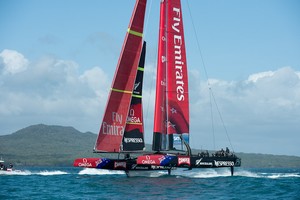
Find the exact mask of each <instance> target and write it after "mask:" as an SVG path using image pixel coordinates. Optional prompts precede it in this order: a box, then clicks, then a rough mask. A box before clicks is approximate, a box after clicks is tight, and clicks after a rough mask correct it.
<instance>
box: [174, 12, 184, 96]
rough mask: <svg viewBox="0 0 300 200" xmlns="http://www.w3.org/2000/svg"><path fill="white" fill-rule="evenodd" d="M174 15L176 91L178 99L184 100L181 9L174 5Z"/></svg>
mask: <svg viewBox="0 0 300 200" xmlns="http://www.w3.org/2000/svg"><path fill="white" fill-rule="evenodd" d="M173 12H174V17H173V22H172V29H173V30H174V31H175V33H176V34H174V38H173V42H174V61H175V63H174V64H175V77H176V93H177V100H178V101H184V100H185V96H184V93H185V91H184V84H185V83H184V81H183V71H182V68H183V67H184V65H185V63H184V62H183V58H182V55H181V53H182V51H181V49H182V48H183V47H182V45H183V44H182V42H183V41H182V40H183V38H182V34H183V33H181V32H180V28H179V27H180V25H181V24H180V23H181V21H182V18H181V15H180V14H181V13H180V9H179V8H176V7H174V8H173Z"/></svg>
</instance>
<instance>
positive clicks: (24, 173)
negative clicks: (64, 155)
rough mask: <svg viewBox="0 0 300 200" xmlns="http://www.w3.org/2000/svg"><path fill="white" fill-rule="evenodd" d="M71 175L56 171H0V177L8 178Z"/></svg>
mask: <svg viewBox="0 0 300 200" xmlns="http://www.w3.org/2000/svg"><path fill="white" fill-rule="evenodd" d="M65 174H69V173H68V172H64V171H60V170H54V171H47V170H45V171H38V172H32V171H29V170H14V171H0V175H8V176H16V175H17V176H30V175H40V176H54V175H65Z"/></svg>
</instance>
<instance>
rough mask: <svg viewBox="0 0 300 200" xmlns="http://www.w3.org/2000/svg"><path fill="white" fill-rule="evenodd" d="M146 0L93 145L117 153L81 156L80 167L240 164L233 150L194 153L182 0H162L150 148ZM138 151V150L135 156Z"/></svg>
mask: <svg viewBox="0 0 300 200" xmlns="http://www.w3.org/2000/svg"><path fill="white" fill-rule="evenodd" d="M145 10H146V0H137V1H136V4H135V7H134V10H133V13H132V16H131V20H130V23H129V27H128V31H127V33H126V36H125V40H124V43H123V47H122V51H121V54H120V57H119V61H118V64H117V68H116V71H115V75H114V79H113V82H112V86H111V90H110V94H109V97H108V102H107V105H106V110H105V113H104V117H103V120H102V123H101V127H100V131H99V134H98V138H97V141H96V144H95V147H94V152H96V153H104V152H105V153H117V154H118V158H78V159H76V160H75V161H74V166H75V167H86V168H99V169H109V170H124V171H126V172H130V171H133V170H135V171H138V170H168V172H169V174H170V172H171V170H172V169H175V168H187V169H193V168H219V167H230V169H231V174H232V175H233V169H234V167H237V166H240V164H241V160H240V158H238V157H236V156H235V155H234V154H233V153H231V152H229V150H228V149H226V151H219V152H217V153H215V154H212V155H209V154H208V153H201V154H197V155H193V154H192V150H191V148H190V146H189V135H190V130H189V92H188V73H187V61H186V52H185V40H184V29H183V19H182V9H181V2H180V0H161V2H160V25H159V41H158V60H157V77H156V78H157V79H156V98H155V108H154V131H153V143H152V151H151V152H145V141H144V128H143V110H142V85H143V71H144V63H145V54H146V43H145V42H144V41H143V26H144V17H145ZM133 155H134V156H133Z"/></svg>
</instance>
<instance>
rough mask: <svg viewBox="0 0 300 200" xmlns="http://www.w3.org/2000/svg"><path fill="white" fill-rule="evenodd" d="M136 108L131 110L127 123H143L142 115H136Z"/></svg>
mask: <svg viewBox="0 0 300 200" xmlns="http://www.w3.org/2000/svg"><path fill="white" fill-rule="evenodd" d="M134 113H135V112H134V109H130V110H129V116H128V117H127V123H142V122H141V119H140V117H138V116H135V114H134Z"/></svg>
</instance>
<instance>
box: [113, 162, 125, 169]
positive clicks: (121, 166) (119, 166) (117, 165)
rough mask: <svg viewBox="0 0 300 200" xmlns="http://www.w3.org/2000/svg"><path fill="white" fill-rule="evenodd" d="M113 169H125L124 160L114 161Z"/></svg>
mask: <svg viewBox="0 0 300 200" xmlns="http://www.w3.org/2000/svg"><path fill="white" fill-rule="evenodd" d="M114 169H126V162H118V161H115V163H114Z"/></svg>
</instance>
